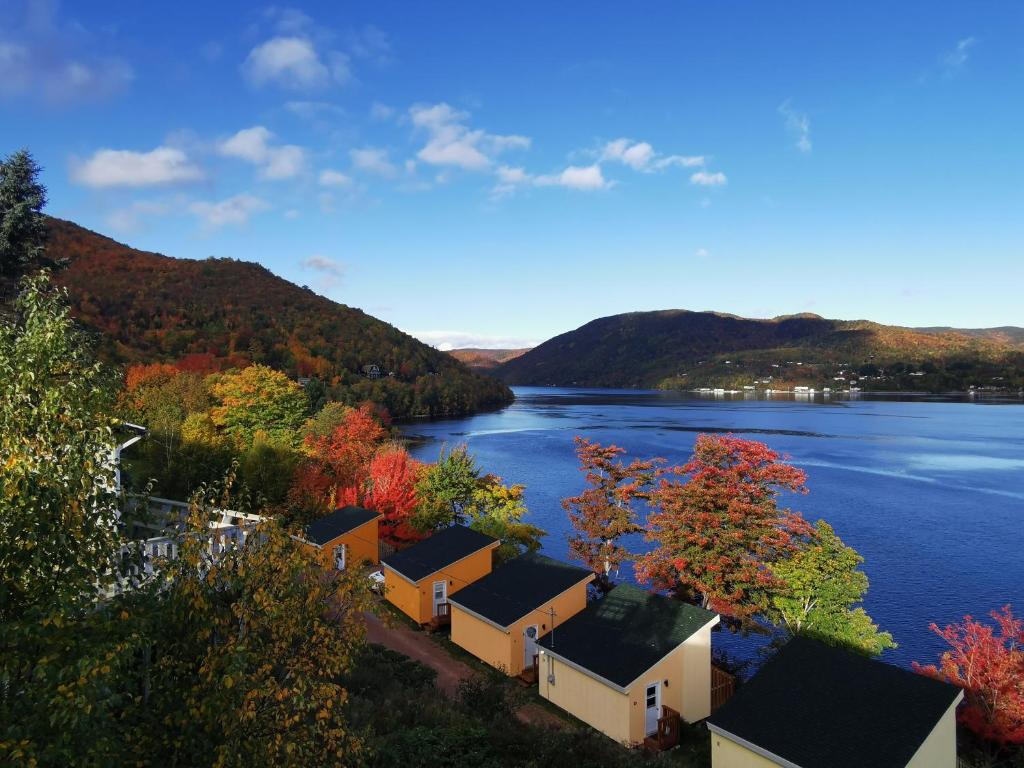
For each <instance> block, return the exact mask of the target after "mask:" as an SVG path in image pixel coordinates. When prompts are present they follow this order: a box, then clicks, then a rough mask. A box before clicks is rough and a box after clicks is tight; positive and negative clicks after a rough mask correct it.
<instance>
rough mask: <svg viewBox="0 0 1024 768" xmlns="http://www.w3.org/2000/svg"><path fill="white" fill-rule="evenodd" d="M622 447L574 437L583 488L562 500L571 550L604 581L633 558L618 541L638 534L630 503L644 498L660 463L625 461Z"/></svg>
mask: <svg viewBox="0 0 1024 768" xmlns="http://www.w3.org/2000/svg"><path fill="white" fill-rule="evenodd" d="M625 452H626V451H625V449H623V448H620V447H618V446H616V445H607V446H604V445H601V444H600V443H596V442H593V441H591V440H587V439H586V438H583V437H577V438H576V456H577V458H578V459H579V462H580V470H581V471H582V472H583V474H584V477H585V479H586V482H587V485H588V487H587V489H586V490H585V491H583V492H582V493H581V494H579V495H578V496H572V497H570V498H567V499H564V500H563V501H562V507H563V508H564V509H565V510H566V511H567V512H568V513H569V520H570V521H571V522H572V526H573V528H574V529H575V530H576V533H575V534H574V535H573V536H571V537H570V538H569V552H570V553H571V554H572V556H573V557H574V558H576V559H577V560H580V561H582V562H584V563H586V565H587V566H588V567H589V568H591V569H592V570H593V571H594V572H595V573H597V574H598V575H599V576H600V577H601V579H602V580H603V581H604V582H607V580H608V578H609V576H610V575H611V573H612V571H616V570H618V569H619V567H620V566H621V565H622V563H623V562H625V561H626V560H631V559H633V555H632V554H631V553H630V552H629V550H628V549H627V548H626V547H624V546H623V545H622V544H621V543H620V539H621V538H622V537H623V536H628V535H630V534H636V533H641V532H643V530H644V527H643V525H641V524H640V522H639V520H638V519H637V513H636V510H635V508H634V504H635V503H636V502H637V501H640V500H643V499H647V498H649V496H650V490H651V488H652V485H653V483H654V479H655V470H656V467H657V466H658V464H660V463H662V462H663V460H662V459H651V460H640V459H637V460H634V461H632V462H630V463H629V464H625V463H623V462H622V461H621V460H619V457H620V456H621V455H623V454H625Z"/></svg>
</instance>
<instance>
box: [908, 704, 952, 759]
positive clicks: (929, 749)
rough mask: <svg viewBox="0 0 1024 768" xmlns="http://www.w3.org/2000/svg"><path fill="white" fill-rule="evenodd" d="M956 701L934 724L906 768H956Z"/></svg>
mask: <svg viewBox="0 0 1024 768" xmlns="http://www.w3.org/2000/svg"><path fill="white" fill-rule="evenodd" d="M959 703H960V700H959V698H958V699H957V701H956V702H955V703H954V704H953V705H952V706H951V707H950V708H949V709H948V710H946V714H944V715H943V716H942V719H941V720H939V722H938V723H936V724H935V728H933V729H932V732H931V733H930V734H929V735H928V738H927V739H925V740H924V742H923V743H922V744H921V746H920V747H919V748H918V750H917V752H915V753H914V756H913V757H912V758H911V759H910V762H909V763H907V768H956V707H957V704H959Z"/></svg>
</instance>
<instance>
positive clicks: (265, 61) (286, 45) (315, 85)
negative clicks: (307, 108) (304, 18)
mask: <svg viewBox="0 0 1024 768" xmlns="http://www.w3.org/2000/svg"><path fill="white" fill-rule="evenodd" d="M242 72H243V74H244V75H245V76H246V78H247V79H248V80H249V82H250V83H251V84H252V85H254V86H256V87H260V86H264V85H268V84H274V85H278V86H280V87H282V88H288V89H292V90H315V89H319V88H325V87H326V86H328V85H332V84H339V85H343V84H345V83H347V82H348V81H349V80H350V79H351V77H352V75H351V72H350V71H349V66H348V57H347V56H346V55H345V54H344V53H342V52H340V51H329V52H327V53H326V54H325V55H324V56H321V55H320V53H319V52H318V51H317V49H316V46H315V45H314V44H313V41H312V40H311V39H309V38H308V37H302V36H296V35H289V36H279V37H272V38H271V39H269V40H267V41H266V42H264V43H262V44H260V45H258V46H256V47H255V48H253V49H252V50H251V51H250V52H249V55H248V57H247V58H246V60H245V62H244V63H243V64H242Z"/></svg>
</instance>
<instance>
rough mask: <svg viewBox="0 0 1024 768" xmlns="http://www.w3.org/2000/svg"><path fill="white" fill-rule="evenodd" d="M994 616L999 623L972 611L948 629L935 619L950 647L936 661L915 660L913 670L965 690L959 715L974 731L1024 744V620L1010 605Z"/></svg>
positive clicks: (994, 739)
mask: <svg viewBox="0 0 1024 768" xmlns="http://www.w3.org/2000/svg"><path fill="white" fill-rule="evenodd" d="M990 615H991V616H992V618H993V619H994V620H995V622H996V626H992V625H989V624H982V623H981V622H978V621H975V620H974V619H973V618H972V617H971V616H964V620H963V622H961V623H957V624H950V625H948V626H947V627H946V628H945V629H940V628H939V626H938V625H937V624H932V625H931V630H932V632H934V633H936V634H937V635H938V636H939V637H941V638H942V639H943V640H945V641H946V643H948V644H949V650H947V651H945V652H944V653H943V654H942V657H941V658H940V660H939V663H938V665H935V664H928V665H922V664H918V663H916V662H915V663H914V670H915V671H917V672H919V673H920V674H922V675H927V676H928V677H933V678H935V679H937V680H943V681H945V682H947V683H952V684H953V685H958V686H960V687H961V688H963V689H964V701H963V704H961V706H960V709H959V711H958V713H957V719H958V720H959V721H960V722H961V723H962V724H963V725H964V726H965V727H967V728H968V729H969V730H971V731H972V732H973V733H975V734H977V735H978V736H980V737H981V738H983V739H986V740H988V741H992V742H995V743H996V744H998V745H1000V746H1004V747H1005V746H1008V745H1011V744H1013V745H1018V744H1024V621H1022V620H1021V619H1017V618H1014V616H1013V611H1012V610H1011V609H1010V606H1009V605H1006V606H1003V608H1002V610H1001V611H992V613H991V614H990ZM997 630H998V632H997Z"/></svg>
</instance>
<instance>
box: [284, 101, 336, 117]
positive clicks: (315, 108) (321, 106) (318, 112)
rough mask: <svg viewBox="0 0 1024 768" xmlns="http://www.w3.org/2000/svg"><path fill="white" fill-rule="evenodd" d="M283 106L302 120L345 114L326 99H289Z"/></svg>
mask: <svg viewBox="0 0 1024 768" xmlns="http://www.w3.org/2000/svg"><path fill="white" fill-rule="evenodd" d="M284 108H285V109H287V110H288V111H289V112H291V113H292V114H293V115H296V116H298V117H301V118H302V119H303V120H317V119H323V118H328V117H341V116H343V115H344V114H345V110H344V109H342V108H341V107H339V106H338V105H337V104H331V103H330V102H328V101H289V102H286V103H285V105H284Z"/></svg>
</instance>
